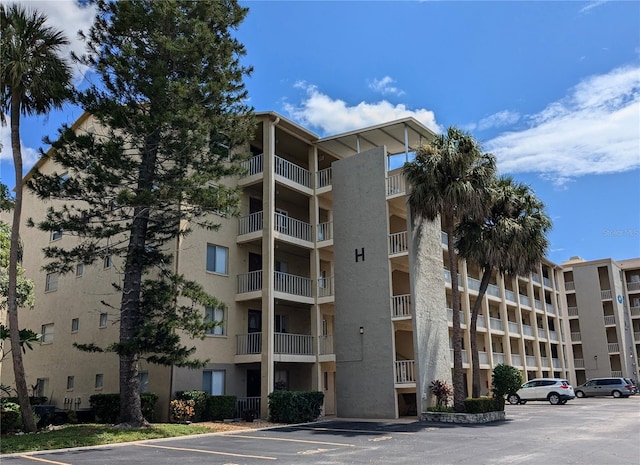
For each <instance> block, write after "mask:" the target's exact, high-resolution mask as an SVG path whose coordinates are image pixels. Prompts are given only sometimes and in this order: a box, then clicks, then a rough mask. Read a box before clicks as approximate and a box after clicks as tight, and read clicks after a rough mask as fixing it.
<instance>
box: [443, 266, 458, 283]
mask: <svg viewBox="0 0 640 465" xmlns="http://www.w3.org/2000/svg"><path fill="white" fill-rule="evenodd" d="M444 282H445V283H448V284H449V285H450V284H451V271H449V270H447V269H446V268H444ZM460 286H462V276H460V273H458V287H460Z"/></svg>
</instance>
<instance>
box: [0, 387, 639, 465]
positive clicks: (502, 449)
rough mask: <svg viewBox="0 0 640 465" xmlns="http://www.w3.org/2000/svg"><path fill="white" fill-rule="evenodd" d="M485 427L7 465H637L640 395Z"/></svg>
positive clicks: (327, 431) (268, 439)
mask: <svg viewBox="0 0 640 465" xmlns="http://www.w3.org/2000/svg"><path fill="white" fill-rule="evenodd" d="M506 416H507V420H506V421H503V422H498V423H491V424H486V425H464V426H463V425H447V424H440V423H425V422H417V421H407V420H399V421H392V420H388V421H364V420H362V421H358V420H340V419H336V420H325V421H319V422H315V423H310V424H306V425H295V426H288V427H278V428H273V429H265V430H259V431H243V432H238V433H234V434H224V435H223V434H210V435H201V436H191V437H187V438H176V439H163V440H153V441H144V442H138V443H134V444H124V445H110V446H103V447H96V448H83V449H75V450H65V451H57V452H41V453H37V454H31V455H26V454H23V455H12V456H2V458H1V462H2V464H3V465H34V464H36V463H49V464H58V465H97V464H109V465H111V464H140V465H151V464H153V465H165V464H166V465H175V464H177V463H179V464H180V465H187V464H198V465H201V464H203V463H206V464H227V465H231V464H269V463H277V464H300V463H304V464H317V465H320V464H322V465H327V464H413V463H415V464H434V465H436V464H438V465H439V464H474V465H475V464H536V465H540V464H550V463H559V464H563V465H566V464H581V465H589V464H594V465H596V464H597V465H606V464H616V465H638V464H640V395H639V396H633V397H631V398H628V399H612V398H586V399H574V400H572V401H569V402H568V403H567V404H566V405H561V406H552V405H550V404H549V403H548V402H528V403H527V404H526V405H507V406H506Z"/></svg>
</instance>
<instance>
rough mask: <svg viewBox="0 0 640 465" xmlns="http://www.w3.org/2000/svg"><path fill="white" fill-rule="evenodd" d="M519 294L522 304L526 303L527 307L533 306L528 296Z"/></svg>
mask: <svg viewBox="0 0 640 465" xmlns="http://www.w3.org/2000/svg"><path fill="white" fill-rule="evenodd" d="M518 296H519V297H520V305H526V306H527V307H531V301H530V300H529V297H528V296H526V295H522V294H518Z"/></svg>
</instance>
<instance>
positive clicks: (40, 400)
mask: <svg viewBox="0 0 640 465" xmlns="http://www.w3.org/2000/svg"><path fill="white" fill-rule="evenodd" d="M3 401H4V402H11V403H14V404H18V405H20V401H19V400H18V398H17V397H5V398H4V399H3ZM29 403H30V404H31V405H45V404H48V403H49V398H48V397H47V396H29Z"/></svg>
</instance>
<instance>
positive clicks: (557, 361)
mask: <svg viewBox="0 0 640 465" xmlns="http://www.w3.org/2000/svg"><path fill="white" fill-rule="evenodd" d="M551 363H552V364H553V368H557V369H560V368H562V366H561V365H560V359H559V358H552V359H551Z"/></svg>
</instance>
